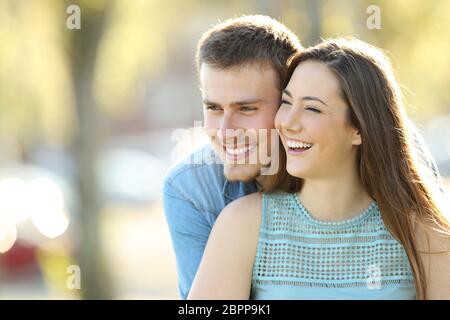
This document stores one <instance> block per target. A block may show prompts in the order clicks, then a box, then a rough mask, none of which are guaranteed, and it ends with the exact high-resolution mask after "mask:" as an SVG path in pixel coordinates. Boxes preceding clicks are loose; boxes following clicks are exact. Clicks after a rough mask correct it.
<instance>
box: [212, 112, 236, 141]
mask: <svg viewBox="0 0 450 320" xmlns="http://www.w3.org/2000/svg"><path fill="white" fill-rule="evenodd" d="M236 125H237V123H236V119H235V117H234V116H233V114H231V113H224V115H223V118H222V122H221V125H220V129H219V132H218V133H217V136H218V137H219V139H221V140H222V141H223V142H226V140H228V139H234V138H235V137H236V136H237V129H238V128H237V126H236Z"/></svg>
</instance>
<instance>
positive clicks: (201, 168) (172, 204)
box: [163, 145, 258, 299]
mask: <svg viewBox="0 0 450 320" xmlns="http://www.w3.org/2000/svg"><path fill="white" fill-rule="evenodd" d="M256 191H258V187H257V185H256V184H255V183H254V182H250V183H243V182H230V181H227V180H226V179H225V176H224V175H223V165H222V164H221V163H220V160H219V159H218V158H217V155H216V154H215V152H214V151H213V149H212V147H211V145H207V146H205V147H204V148H202V149H200V150H198V151H196V152H195V153H193V154H192V155H190V156H189V157H188V158H186V159H185V160H184V161H183V162H181V163H179V164H178V165H176V166H175V167H174V168H172V169H171V170H170V171H169V173H168V175H167V176H166V178H165V181H164V189H163V202H164V212H165V216H166V219H167V223H168V225H169V231H170V235H171V238H172V245H173V248H174V250H175V256H176V260H177V272H178V286H179V293H180V297H181V298H182V299H186V298H187V295H188V293H189V289H190V287H191V284H192V281H193V280H194V277H195V274H196V272H197V269H198V267H199V265H200V261H201V258H202V255H203V251H204V249H205V246H206V243H207V241H208V237H209V234H210V232H211V229H212V226H213V225H214V222H215V221H216V218H217V216H218V215H219V213H220V212H221V211H222V209H223V208H225V206H226V205H227V204H228V203H230V202H231V201H233V200H235V199H238V198H240V197H242V196H244V195H247V194H250V193H253V192H256Z"/></svg>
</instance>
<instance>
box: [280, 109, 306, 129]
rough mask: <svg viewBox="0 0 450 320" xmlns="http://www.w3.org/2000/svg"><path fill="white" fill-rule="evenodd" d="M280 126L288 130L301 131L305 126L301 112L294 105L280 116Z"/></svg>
mask: <svg viewBox="0 0 450 320" xmlns="http://www.w3.org/2000/svg"><path fill="white" fill-rule="evenodd" d="M280 127H281V128H282V129H284V130H287V131H300V130H301V129H302V127H303V125H302V119H301V115H300V112H299V111H297V110H295V109H294V108H293V107H292V108H291V109H290V110H289V111H286V112H283V114H282V115H281V116H280Z"/></svg>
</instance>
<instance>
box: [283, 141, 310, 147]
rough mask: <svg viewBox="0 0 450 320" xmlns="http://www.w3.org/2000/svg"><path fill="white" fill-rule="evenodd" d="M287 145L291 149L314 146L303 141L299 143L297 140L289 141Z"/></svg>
mask: <svg viewBox="0 0 450 320" xmlns="http://www.w3.org/2000/svg"><path fill="white" fill-rule="evenodd" d="M287 145H288V147H289V148H295V149H297V148H302V149H303V148H311V147H312V144H311V143H307V142H302V141H297V140H290V139H288V140H287Z"/></svg>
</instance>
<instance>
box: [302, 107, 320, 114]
mask: <svg viewBox="0 0 450 320" xmlns="http://www.w3.org/2000/svg"><path fill="white" fill-rule="evenodd" d="M305 110H309V111H312V112H315V113H322V111H320V109H318V108H316V107H311V106H307V107H305Z"/></svg>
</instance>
